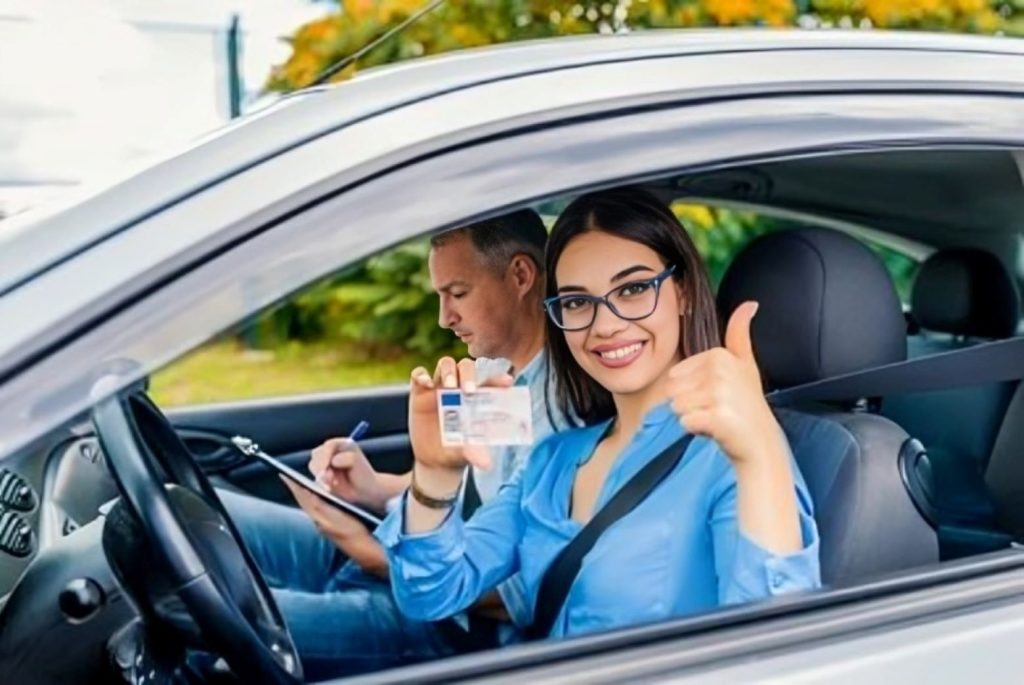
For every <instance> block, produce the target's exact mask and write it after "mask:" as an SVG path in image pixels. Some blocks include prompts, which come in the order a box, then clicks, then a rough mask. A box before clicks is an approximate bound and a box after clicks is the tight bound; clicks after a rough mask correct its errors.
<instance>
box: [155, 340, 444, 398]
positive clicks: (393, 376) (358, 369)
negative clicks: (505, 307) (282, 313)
mask: <svg viewBox="0 0 1024 685" xmlns="http://www.w3.org/2000/svg"><path fill="white" fill-rule="evenodd" d="M425 361H426V360H418V359H414V358H411V357H407V356H395V357H392V358H388V359H384V360H381V359H373V358H370V357H368V356H367V355H366V354H365V353H364V352H361V351H360V350H358V349H357V348H354V347H351V346H346V345H344V344H339V345H332V344H327V343H317V344H314V345H303V344H299V343H292V344H289V345H287V346H285V347H281V348H278V349H275V350H267V351H262V350H259V351H254V350H246V349H244V348H242V347H241V346H240V345H239V344H238V343H236V342H235V341H222V342H216V343H213V344H210V345H207V346H205V347H202V348H200V349H199V350H197V351H195V352H193V353H192V354H190V355H188V356H186V357H183V358H182V359H179V360H178V361H177V362H175V363H173V364H171V365H170V366H168V367H166V368H164V369H161V370H160V371H158V372H157V373H155V374H153V378H152V384H151V389H150V393H151V395H152V396H153V398H154V399H155V400H156V401H157V402H158V403H159V404H160V405H162V406H165V407H166V406H175V405H185V404H196V403H202V402H220V401H226V400H238V399H253V398H258V397H271V396H275V395H277V396H280V395H291V394H298V393H306V392H318V391H327V390H339V389H342V388H352V387H360V386H368V385H382V384H388V383H403V382H405V381H407V380H408V378H409V372H410V371H411V370H412V369H413V367H415V366H416V365H417V364H424V363H425Z"/></svg>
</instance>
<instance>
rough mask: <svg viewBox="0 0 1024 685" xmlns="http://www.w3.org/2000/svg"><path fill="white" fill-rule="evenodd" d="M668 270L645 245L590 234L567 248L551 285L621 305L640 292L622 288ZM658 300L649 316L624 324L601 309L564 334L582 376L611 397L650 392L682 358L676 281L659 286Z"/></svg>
mask: <svg viewBox="0 0 1024 685" xmlns="http://www.w3.org/2000/svg"><path fill="white" fill-rule="evenodd" d="M668 266H669V265H667V264H665V262H664V261H663V260H662V258H661V257H660V256H659V255H658V253H657V252H655V251H654V250H652V249H651V248H649V247H647V246H645V245H641V244H640V243H636V242H633V241H631V240H627V239H625V238H620V237H618V236H614V235H611V234H608V233H603V232H601V231H590V232H587V233H583V234H581V235H579V236H577V237H575V238H573V239H572V240H571V241H570V242H569V244H568V245H567V246H566V248H565V251H564V252H562V255H561V257H559V259H558V264H557V266H556V267H555V280H556V282H557V283H558V294H559V295H566V294H572V293H584V294H588V295H597V296H603V295H605V294H607V293H608V291H610V290H616V291H617V292H618V293H619V295H618V297H619V298H621V299H623V300H624V298H627V297H629V296H631V295H632V294H633V293H636V292H638V291H640V290H642V288H632V289H625V290H620V289H621V288H622V286H625V285H627V284H630V283H634V282H636V281H643V280H646V279H650V278H653V277H654V276H656V275H658V274H659V273H661V272H662V271H664V270H665V269H666V268H667V267H668ZM676 268H677V269H678V268H680V265H677V267H676ZM657 299H658V302H657V306H656V307H655V308H654V311H653V312H652V313H651V315H650V316H648V317H646V318H643V319H640V320H638V321H627V320H625V319H622V318H620V317H618V316H616V315H615V314H613V313H612V312H611V311H610V310H609V309H608V307H607V306H606V305H604V304H601V305H598V307H597V309H596V314H595V318H594V322H593V324H591V326H590V327H589V328H586V329H584V330H580V331H564V334H565V340H566V343H568V345H569V350H570V351H571V352H572V355H573V357H574V358H575V359H576V361H577V363H578V364H579V365H580V366H581V367H582V368H583V370H584V372H586V373H587V375H589V376H591V377H592V378H593V379H594V380H595V381H597V382H598V383H600V384H601V385H602V386H603V387H604V388H606V389H607V390H608V391H609V392H611V393H612V394H614V395H629V394H632V393H637V392H643V391H647V390H649V389H650V388H651V387H652V386H654V385H655V384H656V383H658V382H659V381H661V380H663V379H664V377H665V373H666V372H667V371H668V369H669V367H670V366H672V365H673V364H675V363H676V362H678V361H680V359H681V358H682V357H681V354H680V352H679V335H680V331H679V327H680V321H681V319H680V313H681V312H682V311H683V305H684V303H683V301H682V293H681V289H680V288H679V286H678V285H677V283H676V282H675V280H674V279H672V278H671V277H670V278H668V279H666V280H665V281H664V282H663V283H662V284H661V289H660V294H659V296H658V298H657Z"/></svg>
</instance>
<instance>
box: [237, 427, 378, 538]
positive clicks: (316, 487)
mask: <svg viewBox="0 0 1024 685" xmlns="http://www.w3.org/2000/svg"><path fill="white" fill-rule="evenodd" d="M231 442H232V443H234V445H235V447H237V448H238V450H239V451H240V452H241V453H242V454H244V455H245V456H247V457H249V458H250V459H256V460H257V461H260V462H263V463H264V464H265V465H267V466H269V467H270V468H272V469H274V470H275V471H277V472H278V473H279V474H281V475H282V476H284V477H285V478H287V479H288V480H290V481H292V482H293V483H296V484H298V485H301V486H302V487H304V488H306V489H307V490H309V491H310V492H312V493H313V494H314V495H316V496H317V497H319V498H320V499H322V500H323V501H325V502H327V503H328V504H333V505H334V506H336V507H338V508H339V509H342V510H344V511H345V512H346V513H349V514H352V515H353V516H355V517H356V518H358V519H359V520H361V521H363V522H364V523H368V524H370V525H371V526H373V527H377V526H379V525H380V522H381V519H380V517H379V516H377V515H376V514H371V513H370V512H369V511H367V510H366V509H363V508H362V507H358V506H356V505H355V504H352V503H351V502H347V501H345V500H343V499H341V498H340V497H338V496H337V495H335V494H334V493H332V492H330V491H328V490H326V489H324V488H323V486H321V485H320V484H319V483H317V482H316V481H315V480H313V479H312V478H310V477H309V476H306V475H304V474H302V473H300V472H298V471H296V470H295V469H293V468H292V467H291V466H288V465H287V464H285V463H284V462H283V461H281V460H280V459H276V458H274V457H272V456H270V455H269V454H267V453H266V452H264V451H263V450H261V449H260V446H259V445H258V444H256V443H255V442H254V441H253V440H252V439H250V438H247V437H244V436H242V435H236V436H235V437H233V438H231Z"/></svg>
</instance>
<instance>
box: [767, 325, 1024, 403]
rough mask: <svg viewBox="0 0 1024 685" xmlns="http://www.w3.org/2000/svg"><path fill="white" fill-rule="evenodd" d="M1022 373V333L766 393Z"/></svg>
mask: <svg viewBox="0 0 1024 685" xmlns="http://www.w3.org/2000/svg"><path fill="white" fill-rule="evenodd" d="M1021 378H1024V337H1018V338H1009V339H1007V340H997V341H994V342H988V343H982V344H980V345H975V346H974V347H968V348H966V349H962V350H951V351H949V352H942V353H940V354H933V355H929V356H927V357H917V358H915V359H908V360H906V361H902V362H895V363H893V364H886V365H885V366H876V367H873V368H870V369H865V370H864V371H855V372H853V373H848V374H845V375H842V376H836V377H834V378H826V379H824V380H820V381H815V382H813V383H805V384H803V385H797V386H795V387H792V388H787V389H785V390H776V391H775V392H771V393H768V394H767V395H766V396H765V399H767V400H768V402H769V404H772V405H773V406H776V407H784V406H786V405H792V404H796V403H799V402H840V401H843V400H854V399H860V398H863V397H867V398H871V397H886V396H888V395H899V394H903V393H912V392H929V391H932V390H950V389H952V388H960V387H966V386H971V385H985V384H986V383H1002V382H1007V381H1014V380H1020V379H1021Z"/></svg>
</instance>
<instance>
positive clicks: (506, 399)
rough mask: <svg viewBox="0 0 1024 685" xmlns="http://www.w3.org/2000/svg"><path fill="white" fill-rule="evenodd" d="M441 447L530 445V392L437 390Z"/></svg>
mask: <svg viewBox="0 0 1024 685" xmlns="http://www.w3.org/2000/svg"><path fill="white" fill-rule="evenodd" d="M437 403H438V407H437V409H438V412H437V413H438V417H439V420H440V422H441V444H443V445H445V446H446V447H457V446H459V445H488V446H493V445H532V444H533V412H532V406H531V403H530V389H529V388H527V387H522V386H515V387H511V388H480V389H479V390H477V391H476V392H473V393H468V394H467V393H463V392H462V391H460V390H441V391H440V392H438V394H437Z"/></svg>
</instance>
